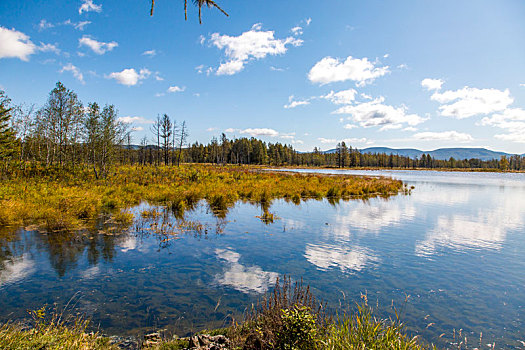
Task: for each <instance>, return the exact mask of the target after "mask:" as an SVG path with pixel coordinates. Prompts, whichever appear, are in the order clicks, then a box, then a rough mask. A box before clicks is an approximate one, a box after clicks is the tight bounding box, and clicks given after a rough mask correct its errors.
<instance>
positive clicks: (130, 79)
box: [106, 68, 151, 86]
mask: <svg viewBox="0 0 525 350" xmlns="http://www.w3.org/2000/svg"><path fill="white" fill-rule="evenodd" d="M150 75H151V72H150V71H149V70H147V69H146V68H143V69H141V70H140V71H139V72H138V73H137V71H136V70H135V69H134V68H127V69H124V70H123V71H121V72H113V73H111V74H109V75H107V76H106V78H107V79H115V80H116V81H117V82H118V83H119V84H122V85H127V86H133V85H137V84H138V83H140V82H141V81H142V80H144V79H147V78H148V77H149V76H150Z"/></svg>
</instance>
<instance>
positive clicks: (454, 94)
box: [431, 86, 514, 119]
mask: <svg viewBox="0 0 525 350" xmlns="http://www.w3.org/2000/svg"><path fill="white" fill-rule="evenodd" d="M431 99H432V100H434V101H437V102H439V103H441V106H440V107H439V110H440V113H441V115H443V116H446V117H454V118H457V119H465V118H469V117H472V116H475V115H479V114H490V113H493V112H498V111H502V110H504V109H506V108H507V107H508V106H509V105H510V104H512V102H514V99H513V98H512V97H511V96H510V92H509V90H508V89H506V90H504V91H501V90H497V89H477V88H470V87H468V86H465V87H464V88H462V89H459V90H455V91H453V90H448V91H444V92H442V93H439V92H435V93H434V94H432V96H431Z"/></svg>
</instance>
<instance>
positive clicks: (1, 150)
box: [0, 90, 16, 161]
mask: <svg viewBox="0 0 525 350" xmlns="http://www.w3.org/2000/svg"><path fill="white" fill-rule="evenodd" d="M10 104H11V100H10V99H9V97H7V95H6V93H5V92H4V91H3V90H0V160H2V161H3V160H6V159H9V158H10V157H11V156H12V155H13V153H14V150H15V146H16V138H15V133H14V130H13V128H12V127H11V125H10V121H11V117H12V113H11V112H12V110H13V109H12V108H11V107H10V106H9V105H10Z"/></svg>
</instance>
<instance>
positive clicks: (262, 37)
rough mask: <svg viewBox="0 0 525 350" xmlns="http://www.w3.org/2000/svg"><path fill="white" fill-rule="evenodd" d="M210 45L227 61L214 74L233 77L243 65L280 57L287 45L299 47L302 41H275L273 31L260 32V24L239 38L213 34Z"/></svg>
mask: <svg viewBox="0 0 525 350" xmlns="http://www.w3.org/2000/svg"><path fill="white" fill-rule="evenodd" d="M210 42H211V43H212V45H214V46H216V47H217V48H218V49H220V50H224V53H225V55H226V57H227V58H228V61H227V62H225V63H221V65H220V66H219V68H217V71H216V73H215V74H217V75H233V74H236V73H239V72H240V71H242V70H243V69H244V65H245V64H246V63H247V62H248V61H251V60H254V59H262V58H265V57H266V56H268V55H280V54H284V53H286V51H287V47H286V46H287V45H293V46H300V45H301V44H302V43H303V41H302V40H301V39H297V38H294V37H287V38H285V39H275V38H274V32H273V31H262V30H261V25H260V24H255V25H253V26H252V29H250V30H249V31H246V32H244V33H242V34H241V35H239V36H229V35H220V34H219V33H213V34H212V35H211V37H210Z"/></svg>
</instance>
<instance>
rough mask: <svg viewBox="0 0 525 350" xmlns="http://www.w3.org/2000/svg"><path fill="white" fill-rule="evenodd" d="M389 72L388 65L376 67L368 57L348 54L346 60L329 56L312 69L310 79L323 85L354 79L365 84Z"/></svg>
mask: <svg viewBox="0 0 525 350" xmlns="http://www.w3.org/2000/svg"><path fill="white" fill-rule="evenodd" d="M388 72H389V70H388V66H385V67H376V66H375V64H374V63H372V62H370V61H369V60H368V58H366V57H365V58H361V59H360V58H353V57H352V56H348V57H347V58H346V60H344V61H340V60H339V59H338V58H332V57H329V56H328V57H325V58H323V59H322V60H320V61H319V62H317V63H316V64H315V65H314V66H313V67H312V69H310V72H309V73H308V79H310V81H311V82H312V83H319V84H321V85H324V84H329V83H334V82H340V81H347V80H352V81H355V82H356V85H357V86H363V85H366V84H368V83H371V82H373V81H374V80H375V79H376V78H378V77H381V76H383V75H385V74H387V73H388Z"/></svg>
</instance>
